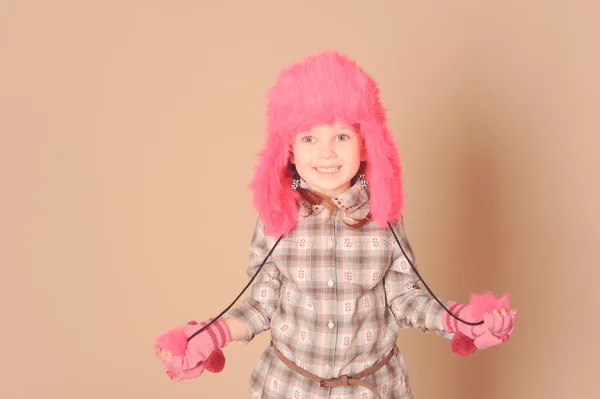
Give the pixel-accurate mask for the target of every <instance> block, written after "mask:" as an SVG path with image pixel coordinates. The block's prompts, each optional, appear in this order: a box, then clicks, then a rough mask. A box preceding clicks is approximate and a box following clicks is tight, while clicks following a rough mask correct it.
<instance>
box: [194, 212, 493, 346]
mask: <svg viewBox="0 0 600 399" xmlns="http://www.w3.org/2000/svg"><path fill="white" fill-rule="evenodd" d="M388 226H389V227H390V230H391V231H392V234H393V235H394V238H395V239H396V242H397V243H398V246H399V247H400V249H401V250H402V253H403V254H404V257H405V258H406V259H407V260H408V263H410V266H411V267H412V269H413V270H414V271H415V273H416V275H417V277H419V280H421V282H422V283H423V285H424V286H425V288H426V289H427V291H428V292H429V293H430V294H431V296H432V297H433V298H434V299H435V300H436V301H437V303H439V304H440V306H441V307H442V308H444V310H445V311H446V312H448V314H450V316H452V317H454V318H455V319H456V320H458V321H460V322H461V323H464V324H468V325H470V326H478V325H481V324H483V320H482V321H477V322H470V321H466V320H463V319H461V318H460V317H458V316H456V315H455V314H454V313H452V312H451V311H450V310H448V308H447V307H446V306H445V305H444V304H443V303H442V302H441V301H440V300H439V299H438V297H437V296H436V295H435V294H434V293H433V291H431V289H430V288H429V286H428V285H427V283H426V282H425V280H423V277H421V275H420V274H419V271H418V270H417V268H416V267H415V265H413V263H412V261H411V260H410V258H409V257H408V256H407V255H406V252H405V251H404V248H403V247H402V244H400V240H399V239H398V236H396V232H395V231H394V229H393V228H392V225H391V224H390V222H388ZM282 238H283V235H281V236H280V237H279V238H278V239H277V241H276V242H275V245H273V248H271V250H270V251H269V253H268V254H267V256H266V257H265V259H264V260H263V261H262V263H261V265H260V267H259V268H258V270H257V271H256V273H254V276H252V278H251V279H250V281H249V282H248V284H246V287H244V289H243V290H242V292H240V294H239V295H238V296H237V298H235V299H234V300H233V302H231V304H230V305H229V306H228V307H227V308H225V310H223V311H222V312H221V313H219V315H218V316H217V317H215V318H214V319H213V320H211V321H210V323H208V324H207V325H205V326H203V327H202V328H201V329H200V330H198V331H196V332H195V333H194V334H192V335H190V336H189V337H188V342H189V341H190V340H191V339H192V338H194V337H195V336H196V335H198V334H200V333H201V332H202V331H204V330H206V329H207V328H208V327H209V326H210V325H211V324H213V323H214V322H215V321H217V320H218V319H219V318H220V317H221V316H223V315H224V314H225V313H227V311H228V310H229V309H231V307H232V306H233V305H234V304H235V303H236V302H237V301H238V299H240V297H241V296H242V295H243V294H244V292H246V290H247V289H248V288H249V287H250V285H252V282H253V281H254V280H255V279H256V276H258V273H260V271H261V269H262V268H263V266H264V265H265V263H266V262H267V259H269V257H270V256H271V254H272V253H273V250H274V249H275V248H276V247H277V244H279V241H281V239H282Z"/></svg>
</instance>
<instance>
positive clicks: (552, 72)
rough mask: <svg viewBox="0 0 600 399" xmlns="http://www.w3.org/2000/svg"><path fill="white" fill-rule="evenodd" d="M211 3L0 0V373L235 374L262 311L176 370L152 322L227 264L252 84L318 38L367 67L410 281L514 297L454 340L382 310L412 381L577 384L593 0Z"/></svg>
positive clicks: (242, 230) (593, 84)
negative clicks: (456, 350) (474, 339)
mask: <svg viewBox="0 0 600 399" xmlns="http://www.w3.org/2000/svg"><path fill="white" fill-rule="evenodd" d="M217 3H218V2H216V1H204V2H200V1H169V2H167V1H162V2H161V1H143V2H142V1H132V0H129V1H112V2H99V1H98V2H91V1H88V2H82V1H52V2H51V1H22V0H21V1H16V0H13V1H9V0H3V1H2V2H0V57H1V58H0V68H1V69H0V132H1V145H0V156H1V162H2V163H1V166H2V167H1V168H0V177H1V180H0V183H1V185H0V190H1V195H0V205H1V206H0V217H1V219H0V226H1V230H0V232H1V237H0V265H1V273H2V274H1V277H2V279H1V281H2V289H1V291H0V292H1V293H0V295H1V297H0V300H1V304H2V305H1V306H2V309H1V315H2V316H1V317H2V332H1V335H2V336H1V339H0V343H2V348H1V352H2V356H3V358H4V359H3V361H2V362H1V363H2V365H1V366H0V376H1V377H0V378H1V380H2V382H1V383H0V397H2V398H11V399H13V398H15V399H16V398H57V399H58V398H60V399H67V398H103V399H104V398H145V399H150V398H199V397H200V398H208V397H211V398H212V397H227V398H248V397H249V395H248V393H247V388H246V387H247V380H248V377H249V375H250V372H251V370H252V368H253V367H254V366H255V365H256V363H257V361H258V358H259V356H260V354H261V352H262V350H263V349H264V347H265V346H266V345H267V343H268V340H269V334H268V333H265V334H262V335H261V336H260V337H258V338H257V339H256V340H255V341H254V342H253V343H251V344H250V345H249V346H248V347H243V346H242V345H240V344H237V343H236V344H233V345H231V346H230V347H229V348H227V350H226V353H227V356H228V359H229V363H228V365H227V368H226V370H225V371H224V372H223V373H221V374H218V375H214V374H208V373H207V374H205V375H204V376H203V377H202V378H200V379H197V380H194V381H186V382H182V383H178V384H174V383H172V382H171V381H170V380H168V379H167V378H166V376H165V375H164V373H163V370H162V366H161V365H160V364H159V363H158V362H157V361H156V360H155V359H154V357H153V353H152V342H153V339H154V337H155V336H157V335H158V334H160V333H162V332H163V331H164V330H166V329H167V328H170V327H172V326H175V325H179V324H181V323H183V322H186V321H187V320H189V319H192V318H196V319H199V320H200V319H204V318H207V317H209V316H212V315H215V314H217V313H218V312H219V311H221V310H222V309H223V308H225V307H226V306H227V305H228V304H229V303H230V301H231V300H233V298H235V296H236V295H237V294H238V293H239V291H240V290H241V289H242V288H243V286H244V285H245V284H246V282H247V279H246V275H245V268H246V261H247V248H248V244H249V242H250V238H251V236H250V235H251V232H252V227H253V224H254V211H253V210H252V208H251V206H250V196H249V193H248V191H247V190H246V184H247V183H248V181H249V180H250V176H251V170H252V167H253V166H254V161H255V154H256V152H257V151H258V150H259V149H260V146H261V143H262V127H263V112H264V94H265V90H266V89H267V87H268V86H269V85H270V84H271V83H272V82H273V81H274V79H275V76H276V74H277V72H278V71H279V69H280V68H282V67H284V66H285V65H287V64H288V63H289V62H292V61H295V60H297V59H299V58H302V57H304V56H306V55H309V54H312V53H314V52H317V51H320V50H323V49H330V48H335V49H338V50H340V51H342V52H344V53H347V54H349V55H350V56H351V57H353V58H356V59H357V60H358V62H359V63H360V64H361V65H362V66H363V67H364V68H365V69H366V70H367V71H368V72H369V73H371V74H372V75H373V76H374V77H375V78H376V80H377V81H378V82H379V84H380V86H381V90H382V100H383V101H384V103H385V105H386V107H387V109H388V111H389V123H390V126H391V128H392V130H393V131H394V133H395V138H396V141H397V143H398V146H399V148H400V150H401V153H402V158H403V164H404V180H405V193H406V198H407V209H406V213H405V218H406V225H407V229H408V234H409V237H410V239H411V243H412V245H413V248H414V249H415V251H416V253H417V256H418V260H419V264H420V267H421V270H422V273H423V275H424V277H425V278H426V281H428V283H429V284H430V285H431V286H432V287H433V288H434V290H435V291H436V292H437V293H438V294H439V295H440V297H442V298H444V299H455V300H461V301H465V300H467V295H468V293H469V292H471V291H479V290H483V289H485V288H490V289H492V290H493V291H494V292H496V293H498V294H501V293H503V292H509V293H510V294H511V295H512V301H513V304H514V306H515V307H517V308H518V309H519V310H520V312H521V318H520V320H519V325H518V330H517V331H516V333H515V335H514V336H513V339H512V340H510V341H509V342H507V343H506V344H505V345H503V346H502V347H499V348H494V349H490V350H489V351H485V352H481V353H478V354H477V355H476V356H472V357H469V358H459V357H456V356H454V355H452V354H451V353H450V350H449V342H448V341H445V340H443V339H441V338H439V337H437V336H435V335H426V334H421V333H419V332H417V331H414V330H410V331H405V332H403V333H402V334H401V336H400V337H399V345H400V347H401V349H402V351H403V352H404V355H405V357H406V361H407V363H408V367H409V372H410V378H411V383H412V389H413V391H414V393H415V397H416V398H418V399H427V398H440V397H444V398H457V399H458V398H461V399H465V398H467V399H469V398H490V399H500V398H502V399H505V398H514V399H517V398H549V399H555V398H556V399H558V398H598V397H600V389H599V388H598V381H597V379H598V378H597V372H598V366H597V363H598V354H599V353H600V350H599V348H598V346H599V345H598V343H597V341H596V339H597V338H596V333H597V331H598V324H599V323H598V321H597V318H598V316H597V315H598V311H597V309H598V305H599V303H598V300H597V295H598V289H597V285H596V284H594V283H595V282H596V279H597V278H598V273H597V271H596V268H597V266H598V236H599V233H600V223H599V218H600V212H599V211H598V209H597V204H598V200H599V195H598V194H599V190H598V178H597V176H596V173H597V171H598V161H597V158H598V157H597V153H598V147H599V144H600V139H599V138H598V133H599V128H600V123H599V122H600V120H599V119H600V118H599V113H598V106H599V104H600V101H599V100H600V96H599V93H600V90H599V88H600V86H599V79H598V71H599V70H600V62H599V57H598V55H599V52H600V51H599V48H600V46H599V45H598V38H599V37H600V27H598V23H597V21H598V15H599V13H598V9H597V8H594V7H592V6H591V3H592V2H589V4H584V3H583V2H573V1H571V2H569V1H563V2H558V1H544V2H542V1H538V2H534V1H509V2H507V1H503V2H487V1H475V0H473V1H438V2H433V1H425V2H407V1H402V2H401V1H387V2H382V1H370V2H369V3H370V4H369V5H367V3H368V2H367V1H356V2H349V1H320V2H317V1H312V2H311V1H308V2H306V1H302V2H288V1H269V2H267V1H254V2H247V1H237V2H222V3H221V5H218V4H217ZM415 3H418V4H415ZM229 7H231V8H230V9H228V8H229ZM568 345H571V347H568Z"/></svg>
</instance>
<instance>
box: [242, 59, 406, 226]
mask: <svg viewBox="0 0 600 399" xmlns="http://www.w3.org/2000/svg"><path fill="white" fill-rule="evenodd" d="M266 115H267V120H266V142H265V145H264V147H263V149H262V150H261V151H260V152H259V154H258V158H259V159H258V164H257V166H256V167H255V169H254V177H253V179H252V181H251V183H250V185H249V188H250V189H251V190H253V192H254V193H253V200H252V203H253V206H254V208H255V209H256V210H257V212H258V217H259V219H260V221H261V222H262V223H263V224H264V227H265V233H266V234H269V235H277V236H279V235H281V234H286V233H288V232H289V231H291V230H292V229H293V228H294V226H295V224H296V220H297V214H298V202H297V201H298V200H299V199H300V196H299V195H298V193H296V192H295V191H293V190H292V189H291V187H290V186H291V184H292V176H291V175H290V173H289V172H288V160H289V156H290V153H291V150H292V143H293V141H294V138H295V136H296V134H298V133H300V132H303V131H307V130H310V129H311V127H313V126H315V125H319V124H325V123H333V122H334V121H338V122H339V123H342V124H344V125H346V126H348V127H353V128H357V127H358V131H359V134H360V135H361V136H362V138H363V140H364V141H363V142H364V145H365V149H366V155H367V161H366V169H365V177H366V179H367V181H368V182H369V189H370V200H369V202H370V206H371V215H372V218H373V220H374V222H375V223H377V224H378V225H380V226H381V227H387V222H388V221H389V222H390V223H393V222H394V221H396V220H397V219H398V218H399V216H400V214H401V212H402V210H403V206H404V199H403V194H402V180H401V176H400V172H401V166H400V157H399V153H398V150H397V148H396V145H395V143H394V140H393V136H392V134H391V132H390V131H389V129H388V127H387V124H386V116H385V110H384V108H383V106H382V105H381V103H380V100H379V89H378V87H377V85H376V83H375V82H374V80H373V79H372V78H371V77H370V76H369V75H367V73H366V72H365V71H363V70H362V69H361V68H360V67H359V66H358V65H357V64H356V62H355V61H353V60H350V59H349V58H347V57H345V56H344V55H342V54H340V53H338V52H335V51H327V52H323V53H320V54H316V55H313V56H310V57H308V58H305V59H304V60H302V61H301V62H297V63H294V64H292V65H290V66H288V67H286V68H284V69H283V70H282V71H281V73H280V74H279V76H278V78H277V80H276V82H275V85H274V86H273V87H271V88H270V90H269V91H268V94H267V113H266Z"/></svg>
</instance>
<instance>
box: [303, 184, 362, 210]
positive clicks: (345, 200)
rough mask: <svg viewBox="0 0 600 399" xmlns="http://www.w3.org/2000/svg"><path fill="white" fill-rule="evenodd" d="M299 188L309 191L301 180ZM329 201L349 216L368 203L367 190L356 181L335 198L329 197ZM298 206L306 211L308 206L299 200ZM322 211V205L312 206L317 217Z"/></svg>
mask: <svg viewBox="0 0 600 399" xmlns="http://www.w3.org/2000/svg"><path fill="white" fill-rule="evenodd" d="M300 187H302V188H305V189H310V187H309V186H308V184H306V182H305V181H304V180H303V179H301V180H300ZM330 199H331V201H332V202H333V203H334V204H335V206H336V207H337V208H338V209H339V210H340V211H342V212H345V213H347V214H349V215H351V214H352V213H354V212H355V211H356V210H357V209H359V208H360V207H362V206H363V205H364V204H366V203H367V202H368V201H369V195H368V194H367V190H366V189H365V187H363V185H362V184H361V183H360V181H356V183H354V185H352V186H350V187H349V188H348V189H347V190H346V191H344V192H343V193H341V194H339V195H337V196H334V197H330ZM300 206H301V208H304V209H305V210H308V207H309V206H310V205H309V204H308V203H307V202H305V201H304V200H300ZM324 209H325V206H324V205H313V206H312V211H313V214H314V215H318V214H319V213H321V212H322V211H323V210H324Z"/></svg>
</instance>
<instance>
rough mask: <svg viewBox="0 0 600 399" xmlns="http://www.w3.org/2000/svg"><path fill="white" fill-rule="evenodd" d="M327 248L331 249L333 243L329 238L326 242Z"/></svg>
mask: <svg viewBox="0 0 600 399" xmlns="http://www.w3.org/2000/svg"><path fill="white" fill-rule="evenodd" d="M327 246H328V247H329V248H331V247H332V246H333V241H332V240H331V238H330V239H329V240H327Z"/></svg>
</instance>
